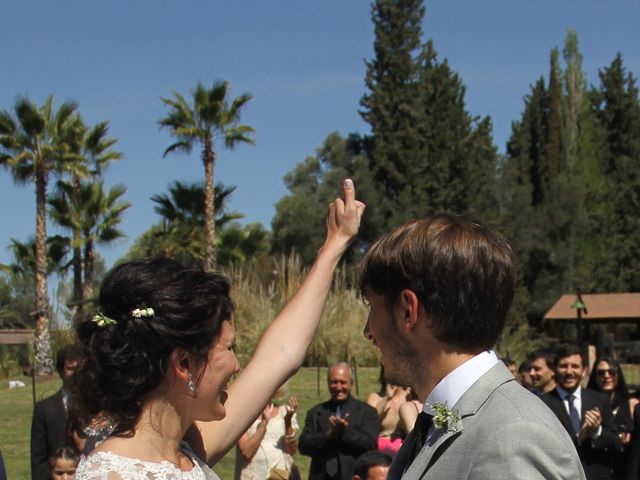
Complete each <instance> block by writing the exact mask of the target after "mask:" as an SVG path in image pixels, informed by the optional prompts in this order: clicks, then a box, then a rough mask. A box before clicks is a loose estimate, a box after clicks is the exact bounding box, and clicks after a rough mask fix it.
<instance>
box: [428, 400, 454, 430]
mask: <svg viewBox="0 0 640 480" xmlns="http://www.w3.org/2000/svg"><path fill="white" fill-rule="evenodd" d="M430 407H431V408H433V410H434V411H435V412H436V414H435V415H434V416H433V426H434V427H436V429H438V430H440V431H441V432H442V433H448V432H454V433H455V432H457V431H458V430H459V425H458V422H459V421H460V414H459V413H458V412H454V411H453V410H451V409H450V408H449V407H447V405H446V404H442V403H438V402H436V403H434V404H433V405H430Z"/></svg>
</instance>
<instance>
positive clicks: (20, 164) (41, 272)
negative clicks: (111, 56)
mask: <svg viewBox="0 0 640 480" xmlns="http://www.w3.org/2000/svg"><path fill="white" fill-rule="evenodd" d="M76 110H77V105H76V103H75V102H65V103H63V104H62V105H61V106H60V108H59V109H58V110H57V111H56V110H55V108H54V100H53V96H49V97H48V98H47V100H46V101H45V103H44V104H43V105H42V106H40V107H39V106H38V105H36V104H34V103H32V102H31V101H30V100H29V99H27V98H26V97H18V98H17V100H16V102H15V105H14V115H12V114H11V113H10V112H8V111H6V110H2V111H0V148H1V149H0V165H3V166H5V167H8V168H9V169H10V170H11V173H12V174H13V177H14V179H15V180H16V181H17V182H18V183H27V182H33V183H34V184H35V190H36V252H35V258H36V272H35V283H36V296H35V310H36V314H35V315H36V328H35V335H36V342H35V345H36V347H35V356H36V360H35V370H36V374H38V375H46V374H49V373H51V372H52V370H53V363H52V358H51V340H50V333H49V295H48V291H47V275H46V239H47V225H46V202H47V184H48V181H49V176H50V174H51V173H55V174H59V175H62V174H64V173H65V172H67V171H81V170H82V169H83V166H82V162H81V159H79V158H78V156H77V155H74V153H73V151H72V148H71V145H72V142H73V138H74V137H75V136H76V135H77V129H78V126H79V122H78V119H77V115H76Z"/></svg>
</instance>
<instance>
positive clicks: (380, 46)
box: [360, 0, 425, 233]
mask: <svg viewBox="0 0 640 480" xmlns="http://www.w3.org/2000/svg"><path fill="white" fill-rule="evenodd" d="M424 13H425V9H424V5H423V2H422V0H376V1H375V2H374V4H373V6H372V14H371V18H372V21H373V23H374V26H375V41H374V54H375V57H374V59H373V60H372V61H367V62H366V66H367V73H366V78H365V84H366V86H367V88H368V90H369V91H368V93H366V94H365V95H364V96H363V97H362V99H361V102H360V103H361V105H362V107H363V109H362V111H361V112H360V113H361V115H362V118H363V119H364V120H365V121H366V122H367V123H368V124H369V125H370V127H371V134H372V149H371V152H370V156H371V158H370V161H371V169H370V170H371V173H370V175H371V176H372V179H373V181H374V182H375V184H376V186H377V189H376V190H377V192H378V198H375V199H374V201H375V204H374V205H372V206H373V207H374V209H375V210H377V212H376V215H375V216H376V217H377V218H379V221H380V224H379V225H377V226H376V229H377V230H378V232H377V233H380V232H381V231H383V230H386V229H387V228H389V227H390V226H391V225H392V224H393V222H394V221H395V219H392V218H391V217H392V216H394V214H395V212H396V211H397V201H398V199H399V198H401V197H402V198H406V197H411V196H412V194H411V192H410V188H409V189H408V188H407V185H406V179H407V178H408V174H409V173H410V171H411V165H412V164H413V163H414V162H416V161H417V159H418V155H419V144H420V139H419V136H418V131H417V126H418V122H419V118H420V113H419V112H418V110H417V108H416V107H417V105H418V103H417V102H416V99H417V98H418V85H417V81H416V79H417V75H418V64H417V61H416V59H417V56H418V55H419V53H420V47H421V36H422V20H423V18H424Z"/></svg>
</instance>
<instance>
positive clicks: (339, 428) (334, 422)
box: [327, 413, 349, 438]
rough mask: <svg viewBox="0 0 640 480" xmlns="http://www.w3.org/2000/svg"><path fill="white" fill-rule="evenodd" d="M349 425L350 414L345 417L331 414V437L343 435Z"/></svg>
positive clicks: (329, 435) (329, 434)
mask: <svg viewBox="0 0 640 480" xmlns="http://www.w3.org/2000/svg"><path fill="white" fill-rule="evenodd" d="M348 426H349V414H348V413H347V414H346V415H345V416H344V417H339V416H338V415H331V416H330V417H329V433H328V435H327V436H328V437H329V438H335V437H339V436H340V435H342V434H343V433H344V432H345V431H346V430H347V427H348Z"/></svg>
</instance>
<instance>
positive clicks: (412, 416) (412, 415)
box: [399, 389, 422, 438]
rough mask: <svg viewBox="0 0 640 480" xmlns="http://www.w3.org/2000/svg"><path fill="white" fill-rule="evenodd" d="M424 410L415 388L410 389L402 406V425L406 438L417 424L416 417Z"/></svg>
mask: <svg viewBox="0 0 640 480" xmlns="http://www.w3.org/2000/svg"><path fill="white" fill-rule="evenodd" d="M421 411H422V402H421V401H420V400H418V395H417V394H416V392H415V390H414V389H410V391H409V398H408V400H407V401H406V402H405V403H403V404H402V406H401V407H400V412H399V413H400V427H401V428H402V432H403V433H404V436H405V438H406V437H407V435H409V432H411V430H413V427H414V426H415V424H416V419H417V418H418V415H419V414H420V412H421Z"/></svg>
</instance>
